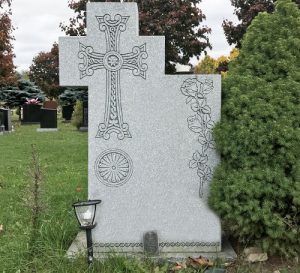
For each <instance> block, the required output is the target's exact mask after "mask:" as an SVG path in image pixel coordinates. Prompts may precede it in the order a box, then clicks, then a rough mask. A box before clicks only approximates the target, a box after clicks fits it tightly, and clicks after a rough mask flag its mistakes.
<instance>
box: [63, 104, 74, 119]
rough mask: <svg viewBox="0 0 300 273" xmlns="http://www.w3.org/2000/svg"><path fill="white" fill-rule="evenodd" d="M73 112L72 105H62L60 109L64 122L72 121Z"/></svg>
mask: <svg viewBox="0 0 300 273" xmlns="http://www.w3.org/2000/svg"><path fill="white" fill-rule="evenodd" d="M73 111H74V105H71V104H70V105H64V106H63V107H62V117H63V119H64V120H65V121H70V120H71V119H72V114H73Z"/></svg>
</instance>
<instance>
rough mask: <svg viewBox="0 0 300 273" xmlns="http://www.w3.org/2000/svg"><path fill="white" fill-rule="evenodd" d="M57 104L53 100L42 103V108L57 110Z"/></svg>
mask: <svg viewBox="0 0 300 273" xmlns="http://www.w3.org/2000/svg"><path fill="white" fill-rule="evenodd" d="M57 107H58V103H57V101H55V100H46V101H44V103H43V108H46V109H57Z"/></svg>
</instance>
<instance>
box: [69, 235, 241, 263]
mask: <svg viewBox="0 0 300 273" xmlns="http://www.w3.org/2000/svg"><path fill="white" fill-rule="evenodd" d="M85 251H86V235H85V232H84V231H80V232H79V233H78V235H77V236H76V238H75V240H74V241H73V243H72V244H71V246H70V247H69V249H68V251H67V253H66V255H67V257H68V258H70V259H72V258H75V257H76V256H78V255H81V254H85ZM109 254H112V252H99V248H98V247H97V244H96V245H95V246H94V257H95V258H96V259H105V258H106V257H108V255H109ZM114 254H116V255H122V256H127V257H137V258H139V257H143V256H144V253H143V251H142V248H141V249H140V250H138V249H136V250H135V251H134V252H114ZM199 256H202V257H205V258H207V259H210V260H215V259H221V260H223V261H233V260H235V259H236V258H237V255H236V253H235V251H234V249H233V248H232V246H231V244H230V243H229V241H228V240H227V238H226V237H225V236H222V248H221V251H218V252H213V251H212V252H197V251H193V252H184V251H180V248H178V249H177V251H176V252H163V251H160V253H159V255H157V256H151V258H153V259H155V260H160V259H163V260H166V261H170V262H172V261H180V260H184V259H186V258H187V257H199Z"/></svg>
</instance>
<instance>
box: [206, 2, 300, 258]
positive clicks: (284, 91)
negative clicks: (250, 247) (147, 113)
mask: <svg viewBox="0 0 300 273" xmlns="http://www.w3.org/2000/svg"><path fill="white" fill-rule="evenodd" d="M299 18H300V10H299V8H298V7H297V5H296V4H295V3H292V2H291V0H278V1H277V4H276V10H275V12H274V13H272V14H268V13H260V14H259V15H258V16H257V17H256V18H255V19H254V20H253V22H252V24H251V26H250V27H249V28H248V30H247V33H246V35H245V38H244V40H243V44H242V48H241V50H240V55H239V56H238V58H237V59H236V60H235V61H233V62H232V63H230V64H229V71H228V75H227V77H226V78H225V79H224V81H223V88H222V92H223V105H222V118H221V122H220V123H219V124H218V125H217V126H216V128H215V130H214V135H215V140H216V143H217V148H218V150H219V151H220V153H221V156H222V161H221V164H220V165H219V166H218V167H217V169H216V172H215V174H214V177H213V181H212V184H211V192H210V197H209V203H210V205H211V206H212V207H213V208H214V209H215V210H216V212H217V213H218V214H219V215H220V216H221V218H222V219H223V221H224V222H226V224H227V225H226V226H227V227H228V228H229V229H230V231H231V232H232V235H233V236H235V237H237V238H238V239H239V240H241V241H246V242H248V243H249V244H250V243H256V244H259V245H262V247H263V248H264V249H266V250H268V251H270V252H275V251H276V252H281V253H282V254H284V255H288V254H290V255H297V253H299V252H300V213H299V212H300V119H299V117H300V38H299V37H300V20H299Z"/></svg>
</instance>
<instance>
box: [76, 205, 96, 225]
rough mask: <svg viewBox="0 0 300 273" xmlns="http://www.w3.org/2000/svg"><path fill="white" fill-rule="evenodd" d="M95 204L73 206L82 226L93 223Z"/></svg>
mask: <svg viewBox="0 0 300 273" xmlns="http://www.w3.org/2000/svg"><path fill="white" fill-rule="evenodd" d="M95 207H96V206H95V205H91V206H78V207H75V211H76V215H77V218H78V220H79V222H80V225H81V226H83V227H86V226H91V225H93V219H94V215H95Z"/></svg>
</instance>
